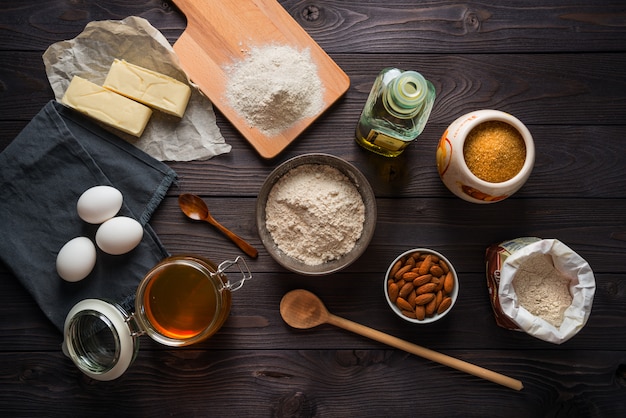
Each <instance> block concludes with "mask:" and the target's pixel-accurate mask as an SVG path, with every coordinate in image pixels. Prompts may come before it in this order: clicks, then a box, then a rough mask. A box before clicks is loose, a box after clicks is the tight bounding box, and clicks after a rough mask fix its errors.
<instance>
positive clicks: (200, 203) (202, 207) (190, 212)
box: [178, 193, 259, 258]
mask: <svg viewBox="0 0 626 418" xmlns="http://www.w3.org/2000/svg"><path fill="white" fill-rule="evenodd" d="M178 206H180V209H181V210H182V211H183V213H184V214H185V215H187V217H188V218H190V219H193V220H196V221H206V222H208V223H210V224H211V225H213V226H214V227H216V228H217V229H219V230H220V232H222V233H223V234H224V235H226V236H227V237H228V238H229V239H230V240H231V241H232V242H234V243H235V244H237V246H238V247H239V248H241V250H242V251H243V252H244V253H246V254H248V255H249V256H250V257H252V258H256V257H257V256H258V255H259V253H258V251H257V250H256V249H255V248H254V247H253V246H252V245H250V244H248V243H247V242H246V241H245V240H244V239H243V238H241V237H239V236H238V235H237V234H235V233H234V232H231V231H230V230H228V229H227V228H226V227H225V226H223V225H222V224H220V223H219V222H217V221H216V220H215V219H214V218H213V217H212V216H211V213H210V212H209V208H208V206H207V205H206V203H205V202H204V200H202V199H201V198H200V197H199V196H196V195H193V194H188V193H185V194H181V195H180V196H178Z"/></svg>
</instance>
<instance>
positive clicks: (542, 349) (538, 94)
mask: <svg viewBox="0 0 626 418" xmlns="http://www.w3.org/2000/svg"><path fill="white" fill-rule="evenodd" d="M280 4H281V6H282V7H284V9H285V10H286V11H287V12H288V14H289V15H290V16H291V17H292V18H293V19H295V20H296V21H297V22H298V23H299V24H300V25H301V26H302V27H303V28H304V29H305V30H306V32H307V33H308V34H309V35H311V36H312V37H313V39H314V40H315V41H316V42H317V43H318V44H319V45H320V46H322V47H323V48H324V50H325V51H326V52H327V53H328V54H329V55H330V56H331V57H332V59H333V60H334V61H335V62H336V63H337V64H338V65H339V66H340V67H341V68H342V69H343V70H344V72H345V73H346V74H347V75H348V76H349V77H350V80H351V86H350V88H349V90H348V91H347V93H346V94H345V95H343V96H342V97H341V98H340V99H339V100H338V101H337V102H336V103H335V105H333V106H332V107H331V108H330V109H329V110H328V111H327V112H325V113H324V114H323V115H322V116H321V117H320V118H319V119H317V120H316V121H315V122H314V123H313V124H312V125H311V126H310V127H309V128H308V129H306V130H305V131H304V132H303V133H302V134H301V135H299V136H298V139H297V141H294V142H293V143H292V144H291V145H290V146H288V147H287V148H286V149H285V151H284V152H283V153H281V154H280V156H279V157H278V158H276V159H275V160H269V161H268V160H265V159H264V158H262V157H260V156H259V154H258V152H257V151H256V150H255V149H254V148H253V147H252V146H251V145H250V144H249V143H248V141H247V140H246V139H245V138H244V137H243V136H242V135H241V134H240V133H239V132H238V130H237V129H236V128H235V127H234V126H233V125H232V124H231V123H230V122H229V120H228V119H227V118H226V117H225V116H224V114H223V113H221V111H219V110H218V111H217V120H218V125H219V127H220V129H221V131H222V133H223V135H224V137H225V138H226V141H227V142H228V143H229V144H231V145H232V146H233V149H232V151H231V152H230V153H229V154H226V155H222V156H219V157H217V158H214V159H212V160H209V161H203V162H189V163H176V162H172V163H169V164H170V165H171V166H172V168H174V169H175V170H176V171H177V173H178V174H179V176H180V182H179V184H178V185H176V186H174V187H172V188H171V189H170V191H169V193H168V195H167V197H166V199H165V201H164V202H163V203H162V204H161V206H160V207H159V208H158V210H157V212H156V213H155V215H154V217H153V218H152V220H151V224H152V226H153V228H154V229H155V231H156V232H157V234H158V235H159V237H160V238H161V240H162V241H163V243H164V244H165V246H166V248H167V249H168V250H169V251H170V252H172V253H180V252H185V253H196V254H202V255H207V256H209V257H211V258H214V259H217V260H221V259H225V258H228V257H231V256H232V255H234V254H237V253H238V252H237V249H236V247H235V246H234V245H233V244H231V243H230V242H229V241H227V240H226V239H225V238H224V237H223V236H222V235H221V234H219V232H217V231H215V230H214V229H212V228H211V227H210V226H209V225H203V224H197V223H193V222H191V221H188V220H187V219H185V218H184V217H183V216H182V214H181V213H180V212H179V211H178V208H177V205H176V199H177V196H178V195H179V194H180V193H182V192H193V193H199V194H201V195H202V196H203V197H204V198H205V200H206V201H207V203H208V204H209V207H210V208H211V213H212V214H213V215H214V216H215V217H216V218H217V219H218V220H220V222H222V223H223V224H225V225H226V226H228V227H230V228H232V229H234V230H235V231H236V232H237V233H238V234H240V235H241V236H243V237H245V238H246V239H249V240H250V242H251V243H252V244H253V245H255V246H257V247H258V248H259V249H260V255H259V258H258V259H257V260H250V265H251V268H252V270H253V273H254V279H253V280H251V281H249V282H248V283H246V285H245V286H244V287H243V288H242V289H241V290H239V291H237V292H236V293H234V294H233V299H234V304H233V309H232V312H231V316H230V318H229V319H228V320H227V322H226V324H225V326H224V327H223V328H222V330H221V331H220V332H219V333H218V334H216V335H215V336H214V337H213V338H211V339H210V340H208V341H206V342H203V343H200V344H198V345H196V346H192V347H187V348H182V349H171V348H168V347H164V346H162V345H159V344H157V343H155V342H153V341H151V340H150V339H149V338H147V337H146V338H144V337H142V338H141V350H140V352H139V355H138V357H137V359H136V361H135V362H134V363H133V365H132V366H131V369H130V370H129V371H128V372H127V373H126V374H125V375H124V376H123V377H122V378H121V379H119V380H117V381H114V382H109V383H98V382H94V381H92V380H89V379H88V378H86V377H85V376H83V375H82V374H81V373H80V372H79V371H78V370H76V368H75V367H74V366H73V365H72V363H71V362H70V361H69V360H68V359H67V358H65V357H64V356H63V355H62V353H61V351H60V343H61V339H62V338H61V335H60V334H59V333H58V331H57V330H56V329H55V328H54V327H53V326H52V325H51V324H50V323H49V322H47V320H46V318H45V316H44V315H43V313H42V312H41V311H40V310H39V308H38V306H37V304H36V303H35V302H34V301H33V299H32V298H31V297H30V295H29V294H28V293H27V292H26V291H25V290H24V289H23V288H22V287H21V285H20V284H19V283H18V282H17V280H15V277H14V276H13V274H12V273H11V272H10V271H9V270H8V268H7V267H6V266H4V265H0V415H2V416H11V417H20V416H23V417H32V416H51V417H56V416H103V417H105V416H121V417H124V416H129V417H137V416H141V417H144V416H151V417H152V416H154V417H159V416H180V417H193V416H215V417H264V416H300V417H314V416H319V417H344V416H364V417H380V416H394V415H395V416H407V417H412V416H421V415H429V416H433V417H451V416H452V417H454V416H463V417H467V416H469V417H499V416H508V417H514V418H515V417H537V416H544V417H598V418H605V417H608V418H612V417H616V418H617V417H623V416H626V402H624V399H626V348H625V347H626V304H625V303H624V300H626V263H625V262H624V260H625V259H626V216H624V213H626V180H625V179H626V152H625V151H626V145H625V143H624V135H623V132H624V130H625V128H626V79H625V77H624V69H626V18H625V16H626V10H625V9H626V7H624V6H623V5H621V4H617V3H616V2H612V1H608V0H598V1H593V2H591V3H585V4H581V3H580V2H573V1H566V0H565V1H561V0H548V1H541V2H540V1H531V0H515V1H510V2H506V4H504V3H502V2H496V1H494V2H469V3H467V2H466V3H450V2H445V1H431V2H415V1H412V0H396V1H392V2H389V1H384V0H368V1H363V0H358V1H357V0H345V1H332V0H328V1H326V0H325V1H318V2H308V1H305V2H303V1H300V0H282V1H280ZM0 9H2V10H1V11H2V13H0V23H1V25H0V150H2V149H3V148H4V147H6V145H7V144H8V143H10V141H11V140H12V139H13V138H14V137H15V136H16V135H17V134H18V133H19V132H20V130H21V129H22V128H23V127H24V126H25V125H26V124H27V123H28V121H29V120H30V119H31V118H32V117H33V116H34V115H35V114H36V113H37V112H38V111H39V109H41V107H42V106H43V105H44V104H45V103H46V102H47V101H48V100H50V99H51V98H52V97H53V94H52V91H51V90H50V87H49V86H48V83H47V79H46V76H45V72H44V68H43V63H42V61H41V54H42V53H43V51H44V50H45V49H46V48H47V47H48V45H50V44H51V43H54V42H57V41H59V40H62V39H69V38H73V37H74V36H76V35H77V34H78V33H79V32H81V31H82V29H83V28H84V26H85V24H86V23H87V22H89V21H92V20H101V19H121V18H124V17H126V16H128V15H139V16H142V17H145V18H147V19H148V20H149V21H150V22H151V23H152V24H153V25H154V26H155V27H157V28H158V29H159V30H161V31H162V32H163V33H164V34H165V35H166V37H167V38H168V39H169V40H170V42H171V43H174V42H175V41H176V40H177V39H179V37H180V36H181V34H182V33H183V31H184V30H185V28H186V27H187V19H186V18H185V17H184V15H183V13H182V12H181V11H179V10H178V9H177V8H176V6H175V5H174V4H173V3H171V2H170V3H168V2H160V1H156V0H141V1H136V2H119V1H107V0H103V1H100V2H97V3H95V2H82V3H81V2H73V3H71V4H70V3H67V2H62V1H56V0H54V1H47V2H41V1H35V0H28V1H23V0H21V1H18V0H7V1H5V2H3V4H2V6H0ZM386 65H394V66H398V67H400V68H415V69H418V70H420V71H422V72H423V73H424V74H425V75H426V76H427V78H429V79H430V80H432V81H433V83H434V84H435V85H436V88H437V92H438V96H437V100H436V103H435V107H434V110H433V113H432V116H431V119H430V121H429V123H428V124H427V126H426V129H425V131H424V133H423V134H422V135H421V136H420V139H419V140H418V142H417V143H415V144H413V145H412V146H411V147H409V149H408V150H407V151H406V152H405V154H404V155H403V156H402V157H401V158H398V159H384V158H378V157H377V156H374V155H373V154H371V153H368V152H366V151H364V150H362V149H360V148H359V147H358V146H357V145H356V144H355V143H354V141H353V139H352V138H353V134H354V128H355V125H356V121H357V119H358V114H359V112H360V110H361V108H362V106H363V103H364V102H365V99H366V97H367V94H368V92H369V89H370V87H371V83H372V82H373V79H374V77H375V76H376V74H377V73H378V71H379V70H380V68H381V67H382V66H386ZM479 107H480V108H497V109H501V110H505V111H508V112H510V113H513V114H514V115H516V116H517V117H519V118H520V119H521V120H522V121H524V123H526V124H527V125H528V127H529V129H530V130H531V132H532V133H533V136H534V138H535V141H536V147H537V149H538V150H539V152H538V154H537V159H536V164H535V168H534V170H533V174H532V175H531V177H530V179H529V181H528V182H527V183H526V185H525V186H524V187H523V188H522V189H521V190H520V191H519V192H518V193H517V194H515V195H514V196H513V197H512V198H511V199H508V200H506V201H504V202H502V203H499V204H497V205H489V206H478V205H472V204H469V203H467V202H464V201H461V200H460V199H458V198H456V197H454V196H453V195H452V194H451V193H450V192H449V191H448V190H447V189H446V188H445V187H444V186H443V184H442V183H441V181H440V179H439V177H438V174H437V171H436V167H435V165H434V158H435V148H436V145H437V141H438V140H439V137H440V136H441V133H442V132H443V131H444V130H445V128H446V127H447V125H448V124H449V123H450V122H451V121H452V120H453V119H455V118H456V117H457V116H459V115H461V114H463V113H465V112H467V111H470V110H473V109H476V108H479ZM320 151H323V152H328V153H331V154H333V155H337V156H340V157H342V158H345V159H346V160H348V161H350V162H351V163H353V164H355V165H356V166H357V167H358V168H360V169H361V171H363V173H364V174H365V175H366V177H367V178H368V180H369V181H370V183H371V184H372V186H373V188H374V191H375V194H376V196H377V203H378V211H379V217H378V222H377V229H376V233H375V236H374V238H373V240H372V243H371V245H370V247H369V248H368V250H367V252H366V253H365V255H364V256H363V257H362V258H361V259H359V260H358V261H357V262H356V263H355V264H353V265H352V266H350V267H349V268H348V269H347V270H346V271H343V272H341V273H339V274H336V275H333V276H330V277H324V278H309V277H301V276H298V275H295V274H292V273H289V272H287V271H285V270H284V269H282V268H281V267H280V266H279V265H278V264H277V263H275V262H274V261H272V260H271V259H270V258H269V257H268V256H267V253H266V252H265V250H264V249H263V248H262V246H261V243H260V240H259V238H258V236H257V234H256V226H255V224H254V205H255V201H256V194H257V193H258V190H259V189H260V187H261V184H262V183H263V180H264V178H265V176H266V175H267V174H269V172H270V171H271V170H272V169H273V168H274V167H275V166H276V165H277V164H278V163H280V162H281V161H283V160H285V159H287V158H290V157H292V156H295V155H299V154H302V153H306V152H320ZM0 169H1V167H0ZM522 235H535V236H542V237H552V238H557V239H560V240H562V241H563V242H565V243H566V244H568V245H569V246H571V247H572V248H573V249H574V250H575V251H577V252H578V253H579V254H581V255H582V256H583V257H584V258H585V259H586V260H587V261H588V262H589V263H590V265H591V266H592V268H593V270H594V273H595V276H596V283H597V290H596V295H595V298H594V305H593V311H592V314H591V316H590V318H589V322H588V323H587V325H586V326H585V327H584V328H583V330H582V331H581V332H580V333H579V334H578V335H577V336H576V337H574V338H573V339H571V340H570V341H568V342H567V343H565V344H563V345H560V346H557V345H553V344H548V343H545V342H542V341H540V340H537V339H535V338H532V337H530V336H528V335H526V334H524V333H519V332H513V331H507V330H504V329H502V328H499V327H498V326H497V325H496V324H495V321H494V319H493V313H492V311H491V307H490V305H489V301H488V295H487V291H486V283H485V277H484V275H485V273H484V267H483V256H484V249H485V248H486V246H487V245H489V244H491V243H493V242H498V241H500V240H504V239H509V238H512V237H517V236H522ZM413 246H426V247H430V248H434V249H437V250H439V251H441V252H443V253H444V254H445V255H446V256H447V257H448V258H449V259H450V260H451V261H452V262H453V263H454V264H455V267H456V268H457V270H458V272H459V276H460V280H461V287H460V290H461V294H460V297H459V300H458V302H457V305H456V306H455V308H454V311H453V312H451V313H450V315H449V316H448V317H447V319H446V320H445V322H442V323H440V324H437V325H435V326H426V327H417V328H416V327H412V326H408V325H407V324H405V323H403V322H402V321H400V320H399V319H397V318H396V317H395V316H394V315H393V314H392V313H391V312H389V310H388V308H387V306H386V302H385V300H384V297H383V295H382V292H380V287H381V286H380V283H381V281H382V277H381V275H382V274H383V273H384V271H385V269H386V267H387V264H388V263H389V262H390V260H392V259H393V257H395V255H396V254H398V253H399V252H402V251H404V250H405V249H407V248H409V247H413ZM295 288H305V289H309V290H312V291H314V292H315V293H316V294H318V295H319V296H320V297H321V298H322V300H323V301H324V302H325V303H326V305H327V306H328V308H329V309H330V310H331V311H332V312H333V313H335V314H338V315H340V316H343V317H346V318H349V319H351V320H354V321H357V322H360V323H363V324H365V325H368V326H371V327H374V328H376V329H379V330H381V331H384V332H387V333H389V334H392V335H395V336H397V337H399V338H403V339H406V340H408V341H410V342H413V343H416V344H419V345H423V346H426V347H428V348H431V349H435V350H438V351H441V352H443V353H445V354H448V355H452V356H455V357H459V358H461V359H463V360H466V361H469V362H472V363H475V364H478V365H480V366H482V367H486V368H489V369H492V370H495V371H497V372H500V373H503V374H506V375H510V376H512V377H515V378H518V379H520V380H522V381H523V382H524V385H525V388H524V390H523V391H521V392H519V393H518V392H513V391H510V390H509V389H506V388H500V387H498V386H496V385H493V384H491V383H489V382H486V381H482V380H480V379H477V378H475V377H472V376H469V375H465V374H462V373H459V372H457V371H455V370H452V369H449V368H446V367H444V366H440V365H437V364H434V363H431V362H428V361H425V360H423V359H420V358H417V357H415V356H411V355H409V354H406V353H403V352H401V351H398V350H392V349H389V348H388V347H384V346H382V345H381V344H379V343H376V342H373V341H369V340H366V339H364V338H362V337H360V336H357V335H354V334H351V333H348V332H346V331H343V330H340V329H337V328H334V327H332V326H321V327H318V328H316V329H313V330H308V331H297V330H293V329H291V328H289V327H288V326H287V325H286V324H284V322H283V321H282V319H281V318H280V315H279V313H278V303H279V301H280V298H281V297H282V295H283V294H284V293H286V292H287V291H289V290H292V289H295Z"/></svg>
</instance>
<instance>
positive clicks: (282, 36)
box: [174, 0, 350, 158]
mask: <svg viewBox="0 0 626 418" xmlns="http://www.w3.org/2000/svg"><path fill="white" fill-rule="evenodd" d="M174 2H175V3H176V5H178V7H180V9H181V11H182V12H183V13H184V14H185V16H186V17H187V27H186V28H185V31H184V32H183V33H182V34H181V36H180V38H178V40H177V41H176V43H174V51H176V54H177V55H178V57H179V59H180V62H181V66H182V67H183V69H184V70H185V71H186V72H187V74H188V75H189V76H190V77H191V79H192V81H193V82H194V83H196V84H197V85H198V86H199V87H200V90H201V91H202V92H203V93H204V94H205V95H206V96H207V97H208V98H209V99H211V100H212V101H213V103H214V104H215V106H216V107H217V108H219V109H220V111H221V112H222V113H223V114H224V116H226V118H227V119H228V120H229V121H230V122H231V123H232V124H233V125H234V126H235V127H236V128H237V129H238V130H239V132H240V133H241V134H242V135H243V136H244V137H245V138H246V139H247V140H248V141H249V142H250V144H251V145H252V146H253V147H254V148H255V149H256V150H257V151H258V152H259V154H260V155H261V156H262V157H264V158H274V157H276V156H277V155H278V154H280V152H281V151H283V150H284V149H285V148H286V147H287V146H288V145H289V144H291V143H292V142H293V141H294V140H295V139H296V138H297V137H298V136H299V135H300V134H301V133H302V131H304V130H305V129H306V128H307V127H308V126H309V125H311V123H313V121H314V120H315V119H316V118H317V117H319V115H320V114H321V113H323V112H324V111H326V110H327V109H328V108H329V107H330V106H332V105H333V104H334V103H335V102H336V101H337V100H338V99H339V98H340V97H341V96H342V95H343V94H344V93H345V92H346V90H348V87H349V86H350V79H349V78H348V76H347V75H346V74H345V73H344V72H343V70H342V69H341V68H340V67H339V66H338V65H337V64H336V63H335V62H334V61H333V60H332V59H331V58H330V57H329V56H328V55H327V54H326V52H325V51H324V50H323V49H322V48H321V47H320V46H319V45H318V44H317V43H315V41H314V40H313V38H311V36H310V35H309V34H308V33H307V32H306V31H305V30H304V29H302V27H301V26H300V25H298V23H297V22H296V21H295V20H294V19H293V18H292V17H291V15H289V14H288V13H287V12H286V11H285V9H284V8H283V7H282V6H281V5H280V4H279V3H278V2H277V1H275V0H224V1H212V0H174ZM272 45H274V46H289V47H291V48H293V49H295V50H296V51H299V52H305V53H307V54H309V55H310V57H311V61H312V62H313V63H314V64H315V66H316V67H317V76H318V77H319V80H320V82H321V85H322V88H323V105H322V107H321V109H320V111H319V112H317V113H316V114H315V115H313V116H307V117H303V118H298V119H297V120H295V121H294V123H293V124H292V125H290V126H289V127H287V128H285V129H284V130H282V131H280V132H278V133H273V132H272V133H265V132H263V130H262V129H259V126H255V125H254V124H252V123H250V121H248V120H247V119H246V116H245V115H242V114H241V113H240V112H239V111H238V109H236V108H234V107H233V106H231V105H230V103H229V101H228V100H227V97H228V92H227V89H226V88H225V87H226V85H227V84H228V82H229V77H230V76H231V74H230V72H231V71H232V70H229V67H232V66H233V65H235V64H237V63H240V62H242V61H243V60H245V59H247V58H248V57H249V54H250V51H251V50H254V49H255V48H263V47H267V46H272ZM277 71H281V69H280V68H277ZM283 71H284V70H283ZM291 76H293V75H292V74H284V75H283V77H291ZM305 81H307V80H305ZM311 82H312V80H311ZM250 89H253V86H250ZM277 93H280V92H277ZM268 99H269V98H268Z"/></svg>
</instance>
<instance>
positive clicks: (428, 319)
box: [383, 248, 459, 324]
mask: <svg viewBox="0 0 626 418" xmlns="http://www.w3.org/2000/svg"><path fill="white" fill-rule="evenodd" d="M416 252H419V253H420V254H431V255H434V256H437V257H438V258H439V259H440V260H443V261H444V262H445V263H446V264H447V266H448V268H449V269H450V271H451V272H452V276H453V277H454V288H453V289H452V293H451V294H450V298H451V299H452V303H451V304H450V307H449V308H448V309H446V310H445V311H444V312H442V313H440V314H438V313H435V314H433V316H430V317H426V318H424V319H421V320H420V319H415V318H409V317H408V316H406V315H404V314H403V313H402V311H401V310H400V308H398V306H397V305H396V304H395V303H394V302H392V301H391V299H390V297H389V289H388V283H387V281H388V279H389V276H390V274H391V269H392V268H393V266H394V265H395V264H396V262H397V261H398V260H400V259H401V258H403V257H406V256H408V255H411V254H413V253H416ZM383 291H384V293H385V299H386V300H387V303H388V304H389V307H390V308H391V310H392V311H393V312H394V313H395V314H396V315H398V316H399V317H400V318H402V319H404V320H405V321H407V322H411V323H414V324H430V323H432V322H435V321H438V320H440V319H441V318H443V317H444V316H446V315H447V314H448V312H450V311H451V310H452V308H453V307H454V304H455V303H456V299H457V297H458V295H459V277H458V276H457V274H456V270H455V269H454V266H453V265H452V263H450V260H448V259H447V258H446V257H444V255H443V254H441V253H439V252H437V251H435V250H431V249H428V248H414V249H411V250H408V251H405V252H403V253H402V254H400V255H399V256H398V257H396V258H395V259H394V260H393V261H392V262H391V264H389V268H388V269H387V272H386V273H385V277H384V280H383Z"/></svg>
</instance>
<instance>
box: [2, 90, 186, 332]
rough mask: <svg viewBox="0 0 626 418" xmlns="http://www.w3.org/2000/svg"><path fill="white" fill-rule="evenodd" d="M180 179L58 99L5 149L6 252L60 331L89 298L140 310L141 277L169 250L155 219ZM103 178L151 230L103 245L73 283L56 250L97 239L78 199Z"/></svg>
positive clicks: (124, 211) (15, 271)
mask: <svg viewBox="0 0 626 418" xmlns="http://www.w3.org/2000/svg"><path fill="white" fill-rule="evenodd" d="M175 179H176V173H175V172H174V171H173V170H172V169H171V168H169V167H168V166H167V165H165V164H164V163H161V162H159V161H157V160H155V159H154V158H152V157H150V156H149V155H147V154H146V153H144V152H143V151H140V150H138V149H137V148H136V147H134V146H133V145H132V144H130V143H128V142H126V141H124V140H122V139H120V138H118V137H116V136H114V135H112V134H110V133H109V132H107V131H105V130H103V129H102V128H100V127H99V126H97V125H96V124H94V123H92V122H91V121H89V120H87V119H86V118H85V117H83V116H82V115H79V114H78V113H76V112H74V111H72V110H70V109H67V108H65V107H64V106H62V105H61V104H59V103H57V102H54V101H51V102H49V103H48V104H47V105H46V106H45V107H44V108H43V109H42V110H41V111H40V112H39V113H38V114H37V115H36V116H35V117H34V118H33V120H32V121H31V122H30V123H29V124H28V125H27V126H26V127H25V128H24V130H23V131H22V132H21V133H20V134H19V135H18V136H17V137H16V138H15V139H14V140H13V141H12V142H11V143H10V144H9V146H8V147H7V148H6V149H5V150H4V151H3V152H2V153H1V154H0V236H1V237H2V238H1V239H0V259H1V260H2V261H3V262H4V264H5V265H6V266H7V267H8V268H9V269H10V270H11V271H12V272H13V274H14V275H15V276H16V277H17V279H18V280H19V281H20V282H21V283H22V284H23V285H24V286H25V287H26V289H27V290H28V291H29V292H30V293H31V295H32V296H33V297H34V298H35V300H36V301H37V303H38V304H39V306H40V307H41V309H42V310H43V312H44V313H45V315H46V316H47V317H48V318H49V319H50V320H51V321H52V322H53V323H54V325H56V326H57V328H59V329H60V330H62V329H63V324H64V321H65V316H66V315H67V313H68V312H69V310H70V309H71V308H72V306H74V305H75V304H76V303H77V302H79V301H80V300H83V299H87V298H99V299H104V300H108V301H110V302H115V303H118V304H121V305H122V306H124V307H125V308H126V309H132V306H133V301H134V294H135V291H136V289H137V285H138V283H139V281H140V280H141V278H143V276H144V275H145V274H146V273H147V272H148V270H149V269H150V268H152V267H153V266H154V265H155V264H157V263H158V262H159V261H160V260H161V259H163V258H164V257H166V256H167V255H168V253H167V251H166V250H165V248H164V247H163V245H162V244H161V242H160V241H159V239H158V237H157V236H156V234H155V233H154V231H153V230H152V228H151V227H150V225H149V224H148V220H149V219H150V217H151V216H152V214H153V213H154V211H155V210H156V208H157V207H158V205H159V204H160V202H161V201H162V199H163V198H164V196H165V194H166V192H167V190H168V188H169V187H170V185H171V184H172V183H173V182H174V181H175ZM97 185H109V186H113V187H115V188H117V189H118V190H120V191H121V192H122V195H123V197H124V203H123V206H122V209H121V210H120V213H119V215H123V216H129V217H132V218H135V219H136V220H137V221H139V222H140V223H141V224H142V226H143V227H144V236H143V239H142V241H141V243H140V244H139V246H138V247H137V248H135V249H134V250H132V251H131V252H130V253H128V254H125V255H121V256H111V255H107V254H105V253H103V252H102V251H100V250H98V252H97V260H96V266H95V268H94V270H93V271H92V272H91V274H90V275H89V276H88V277H87V278H85V279H83V280H82V281H80V282H76V283H69V282H66V281H64V280H62V279H61V278H60V277H59V276H58V274H57V272H56V255H57V253H58V251H59V250H60V249H61V247H62V246H63V245H64V244H65V243H66V242H68V241H69V240H70V239H72V238H75V237H77V236H86V237H88V238H90V239H92V241H93V240H94V237H95V232H96V230H97V225H89V224H87V223H85V222H84V221H82V220H81V219H80V218H79V217H78V213H77V212H76V202H77V200H78V197H79V196H80V195H81V194H82V193H83V192H84V191H85V190H87V189H88V188H90V187H92V186H97Z"/></svg>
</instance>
